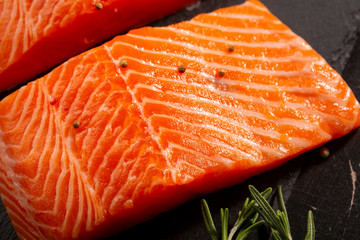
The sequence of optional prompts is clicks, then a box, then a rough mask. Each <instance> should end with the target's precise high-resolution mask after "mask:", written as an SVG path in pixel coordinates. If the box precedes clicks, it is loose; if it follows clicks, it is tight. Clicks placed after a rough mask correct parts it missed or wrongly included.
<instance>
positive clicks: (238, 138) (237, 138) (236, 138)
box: [149, 113, 258, 150]
mask: <svg viewBox="0 0 360 240" xmlns="http://www.w3.org/2000/svg"><path fill="white" fill-rule="evenodd" d="M157 118H164V119H168V120H169V121H174V122H177V123H181V124H184V125H186V126H187V127H188V128H191V127H192V126H194V127H195V128H199V129H206V130H210V132H211V133H213V134H212V135H209V136H210V137H211V139H216V141H220V142H221V143H222V144H226V145H227V146H229V147H231V148H233V147H234V146H231V145H229V144H228V143H226V142H225V141H223V140H222V139H220V138H218V137H217V136H216V134H218V133H220V134H223V135H226V136H227V139H228V140H229V141H230V142H232V143H233V144H234V145H235V146H239V144H241V146H243V147H245V148H247V149H248V147H249V145H250V146H252V147H254V148H256V147H258V144H257V143H255V142H253V141H250V140H248V139H247V138H244V137H243V136H242V134H240V133H239V134H234V132H231V131H229V130H226V129H224V128H219V127H217V126H215V125H212V124H209V123H206V124H205V123H202V122H201V121H199V123H195V122H190V121H187V120H186V119H181V118H178V117H175V116H170V115H165V114H158V113H155V114H153V115H152V116H150V117H149V119H150V120H152V119H157ZM214 134H215V136H213V135H214ZM239 150H240V149H239Z"/></svg>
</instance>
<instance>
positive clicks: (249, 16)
mask: <svg viewBox="0 0 360 240" xmlns="http://www.w3.org/2000/svg"><path fill="white" fill-rule="evenodd" d="M206 15H207V16H216V17H221V18H230V19H249V20H260V19H267V20H268V18H266V17H265V16H262V15H252V14H248V13H247V14H243V13H220V12H210V13H206ZM193 20H194V19H191V20H190V21H193ZM271 20H273V19H270V21H271Z"/></svg>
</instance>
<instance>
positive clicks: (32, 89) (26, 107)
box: [9, 82, 36, 131]
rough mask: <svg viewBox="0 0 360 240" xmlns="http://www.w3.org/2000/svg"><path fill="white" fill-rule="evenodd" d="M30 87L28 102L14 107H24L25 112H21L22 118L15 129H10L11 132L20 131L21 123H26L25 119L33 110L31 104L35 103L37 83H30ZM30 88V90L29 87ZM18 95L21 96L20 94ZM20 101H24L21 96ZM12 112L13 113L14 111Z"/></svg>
mask: <svg viewBox="0 0 360 240" xmlns="http://www.w3.org/2000/svg"><path fill="white" fill-rule="evenodd" d="M28 85H30V86H31V87H30V91H29V94H28V96H27V98H26V100H25V103H24V102H21V103H20V102H19V103H18V105H16V106H14V107H18V106H22V107H23V108H22V110H23V111H21V115H20V118H19V120H18V121H17V123H16V124H15V126H14V127H13V128H11V129H9V130H10V131H15V130H16V129H18V128H19V126H21V123H23V122H24V119H25V117H26V115H27V113H29V112H31V109H32V107H31V103H32V102H33V97H34V95H35V88H36V87H35V85H36V83H35V82H32V83H30V84H28ZM28 88H29V87H28ZM24 89H25V88H24ZM18 95H19V94H18ZM19 99H22V98H21V97H20V96H19ZM19 101H23V100H19ZM15 109H16V108H15ZM15 109H14V111H15ZM12 112H13V111H12ZM9 116H11V115H9Z"/></svg>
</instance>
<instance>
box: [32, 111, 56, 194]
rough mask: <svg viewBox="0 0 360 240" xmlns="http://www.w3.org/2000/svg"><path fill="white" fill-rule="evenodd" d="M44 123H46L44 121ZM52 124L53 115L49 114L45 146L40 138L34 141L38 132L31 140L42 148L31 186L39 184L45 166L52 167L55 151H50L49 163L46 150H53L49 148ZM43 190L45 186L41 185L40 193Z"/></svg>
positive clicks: (53, 129)
mask: <svg viewBox="0 0 360 240" xmlns="http://www.w3.org/2000/svg"><path fill="white" fill-rule="evenodd" d="M44 122H46V121H44ZM53 122H54V115H53V114H49V120H48V121H47V123H48V126H47V133H46V136H45V145H44V141H42V140H41V139H40V138H39V139H38V140H35V139H37V138H38V137H37V135H38V134H39V132H40V131H39V130H38V131H37V133H36V136H35V138H34V140H33V142H38V144H41V146H42V148H41V150H42V152H41V155H40V157H39V162H38V169H37V172H36V176H35V177H34V178H33V179H31V180H32V183H33V184H36V183H38V182H39V180H40V179H41V177H42V173H41V171H42V170H43V169H44V168H46V165H47V164H48V165H49V169H51V166H52V165H53V157H54V154H55V152H56V151H52V153H51V157H50V158H49V159H50V161H47V160H48V156H47V154H48V151H47V150H49V151H51V149H53V148H52V146H51V137H52V133H53V132H54V131H56V130H55V127H54V125H55V124H53ZM41 125H43V123H42V122H41ZM33 149H35V147H33V148H32V150H33ZM32 150H31V151H32ZM30 154H31V152H30ZM30 154H29V155H30ZM29 180H30V179H29ZM44 188H45V185H43V188H42V193H44Z"/></svg>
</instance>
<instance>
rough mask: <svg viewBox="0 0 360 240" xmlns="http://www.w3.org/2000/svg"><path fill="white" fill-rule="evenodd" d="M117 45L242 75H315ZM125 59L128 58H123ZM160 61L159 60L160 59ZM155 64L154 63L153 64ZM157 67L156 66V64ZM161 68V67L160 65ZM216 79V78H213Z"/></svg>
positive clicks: (118, 43) (126, 44)
mask: <svg viewBox="0 0 360 240" xmlns="http://www.w3.org/2000/svg"><path fill="white" fill-rule="evenodd" d="M117 45H124V46H128V47H131V48H133V49H136V50H138V51H141V52H145V53H149V54H153V55H160V56H164V55H165V56H172V57H176V58H181V59H186V60H189V61H195V62H197V63H199V64H201V65H203V66H204V67H212V68H214V69H224V70H228V71H233V72H240V73H249V74H254V75H264V76H280V77H296V76H300V77H302V76H307V77H312V76H314V75H315V74H314V73H313V72H312V71H308V70H305V69H304V70H302V71H275V70H261V69H250V70H249V69H246V68H242V67H239V66H233V65H224V64H218V63H214V62H209V61H206V60H205V59H203V58H199V57H195V56H189V55H186V54H185V53H183V54H175V53H169V52H167V51H152V50H146V49H139V48H138V47H137V46H134V45H132V44H128V43H124V42H117ZM122 57H123V58H125V57H128V56H122ZM158 59H159V58H158ZM153 64H154V63H153ZM154 65H155V64H154ZM160 66H161V65H160ZM213 77H214V76H213Z"/></svg>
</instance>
